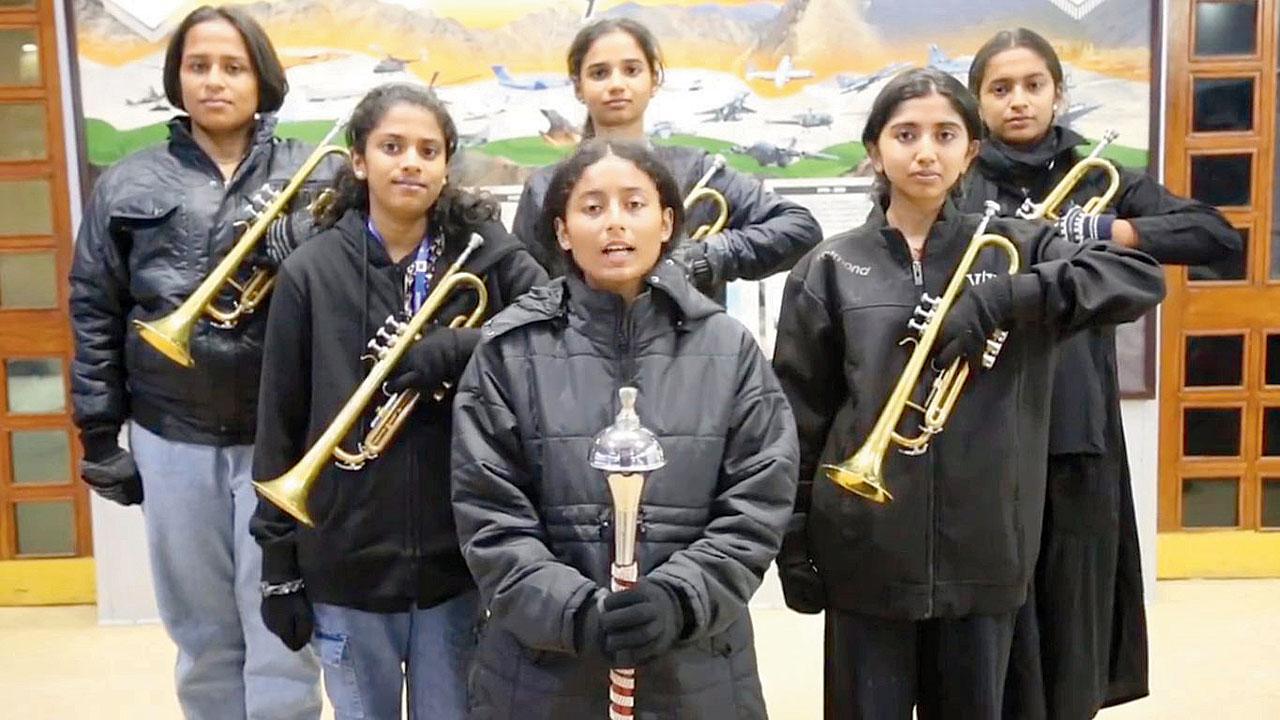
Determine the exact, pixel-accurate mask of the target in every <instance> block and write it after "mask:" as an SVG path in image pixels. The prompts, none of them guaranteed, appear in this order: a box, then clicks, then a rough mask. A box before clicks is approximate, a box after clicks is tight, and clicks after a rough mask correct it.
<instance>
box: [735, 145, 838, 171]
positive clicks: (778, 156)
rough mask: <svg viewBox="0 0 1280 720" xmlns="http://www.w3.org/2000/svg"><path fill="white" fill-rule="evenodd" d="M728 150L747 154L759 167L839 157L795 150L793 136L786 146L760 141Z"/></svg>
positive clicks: (781, 165)
mask: <svg viewBox="0 0 1280 720" xmlns="http://www.w3.org/2000/svg"><path fill="white" fill-rule="evenodd" d="M729 151H730V152H735V153H738V154H740V155H747V156H749V157H751V158H753V159H755V161H756V162H758V163H760V166H761V167H769V166H770V165H773V166H775V167H786V166H788V165H790V164H791V163H793V162H795V161H797V160H799V159H801V158H818V159H821V160H839V159H840V158H838V157H836V156H835V155H830V154H828V153H820V152H806V151H804V150H797V149H796V139H795V138H791V142H790V143H789V144H788V145H787V146H786V147H778V146H777V145H774V144H773V143H768V142H764V141H761V142H758V143H755V144H753V145H750V146H746V147H744V146H742V145H734V146H732V147H731V148H729Z"/></svg>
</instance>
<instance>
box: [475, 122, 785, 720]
mask: <svg viewBox="0 0 1280 720" xmlns="http://www.w3.org/2000/svg"><path fill="white" fill-rule="evenodd" d="M543 212H544V213H545V214H546V216H547V218H548V221H547V223H546V226H547V227H550V228H552V232H553V234H552V236H551V237H550V238H547V240H548V241H549V242H553V243H556V245H558V247H559V248H560V249H561V252H564V253H565V256H566V260H567V262H568V265H569V267H570V268H571V269H570V271H569V272H568V273H567V274H566V275H565V276H564V277H562V278H558V279H556V280H554V281H552V283H551V284H550V285H549V286H548V287H546V288H536V289H535V290H533V291H531V292H530V293H529V294H527V295H525V296H524V297H523V298H521V299H520V300H519V301H518V302H517V303H516V304H515V305H514V306H512V307H510V308H508V309H507V310H505V311H503V312H502V313H501V314H499V315H498V316H497V317H495V318H494V319H493V320H491V321H490V322H489V323H488V324H487V325H486V326H485V330H484V340H483V341H482V342H481V343H480V345H479V347H477V348H476V352H475V355H474V356H473V357H472V360H471V364H470V365H469V366H468V367H467V371H466V372H465V373H464V375H463V377H462V381H461V383H460V385H459V390H458V396H457V399H456V401H455V404H454V427H455V430H456V432H455V434H454V444H453V482H454V486H453V502H454V511H455V513H456V515H457V521H458V534H459V536H460V538H461V540H462V552H463V555H464V557H466V559H467V564H468V566H469V567H470V568H471V571H472V573H473V574H474V575H475V578H476V583H477V584H478V585H479V587H480V592H481V595H482V596H483V598H484V604H485V606H486V607H487V608H488V610H489V620H488V624H487V626H486V627H485V630H484V632H483V635H482V638H481V641H480V648H479V650H478V652H477V655H476V664H475V668H474V671H473V674H472V687H471V690H472V706H473V710H472V717H474V718H485V719H489V720H492V719H493V718H519V719H520V720H551V719H553V718H554V719H556V720H559V719H560V718H588V717H605V715H606V712H607V711H608V706H609V699H610V693H609V679H608V670H609V668H610V667H611V666H616V667H629V666H634V667H636V691H635V696H634V702H635V706H634V710H635V716H636V717H654V718H658V717H661V718H675V717H679V718H701V719H704V720H727V719H729V718H762V717H764V716H765V710H764V701H763V698H762V696H761V690H760V682H759V678H758V676H757V672H756V660H755V650H754V648H753V646H752V629H751V618H750V616H749V615H748V613H747V600H748V599H749V598H750V597H751V595H752V593H753V592H754V591H755V589H756V588H757V587H758V586H759V584H760V581H761V578H762V576H763V575H764V571H765V569H766V568H767V567H768V565H769V563H770V561H771V560H772V559H773V556H774V554H775V552H776V551H777V548H778V544H779V542H781V539H782V531H783V528H784V527H785V525H786V521H787V517H788V516H789V515H790V508H791V500H792V498H793V497H794V493H795V469H796V468H795V462H796V459H797V448H796V444H795V426H794V424H793V421H792V419H791V413H790V411H789V410H788V408H787V403H786V400H785V398H784V397H783V395H782V391H781V389H780V388H779V387H778V384H777V381H776V380H775V379H774V377H773V373H772V372H771V371H770V369H769V367H768V363H767V362H766V361H765V358H764V356H763V355H762V354H761V352H760V349H759V347H757V345H756V343H755V341H754V340H753V339H752V337H751V334H750V333H749V332H748V331H747V330H746V328H744V327H742V325H740V324H739V323H738V322H737V321H736V320H734V319H732V318H730V317H729V316H728V315H726V314H725V312H724V310H723V309H722V308H721V307H719V306H718V305H716V304H715V303H713V302H712V301H710V300H709V299H707V298H706V297H704V296H703V295H702V294H701V293H699V292H698V291H697V290H696V289H694V288H693V286H692V285H691V284H690V283H689V281H688V279H687V278H686V277H685V274H684V272H683V271H682V270H681V269H679V268H677V267H675V265H674V264H673V263H672V261H670V260H668V259H665V256H666V255H667V254H668V252H669V250H670V247H671V245H672V243H673V242H674V239H675V238H678V237H679V231H680V222H681V216H682V211H681V205H680V196H679V189H678V188H677V186H676V184H675V181H674V180H673V178H672V177H671V175H670V173H668V172H667V170H666V169H665V168H664V167H663V166H662V164H661V162H660V161H659V160H658V159H657V158H656V157H655V156H654V154H653V153H652V152H650V151H649V150H647V149H645V148H644V147H643V146H639V145H634V144H629V143H621V142H617V141H604V140H595V141H591V142H588V143H586V144H584V145H583V146H582V148H580V149H579V151H578V152H577V154H575V155H574V156H573V157H572V158H571V159H569V160H568V161H566V162H565V163H564V164H563V165H561V166H560V167H559V168H558V169H557V170H556V174H555V176H554V177H553V178H552V182H551V185H550V189H549V191H548V193H547V204H546V207H545V208H544V210H543ZM628 385H629V386H633V387H636V388H638V389H639V401H638V405H637V407H638V413H639V416H640V419H641V421H642V422H643V424H644V425H645V426H647V427H648V428H650V429H651V430H653V432H655V433H656V434H657V437H658V439H659V441H660V442H661V444H662V447H663V449H664V451H665V454H666V466H665V467H663V468H662V469H660V470H657V471H655V472H653V473H652V474H651V475H650V476H649V477H648V479H647V481H646V484H645V489H644V494H643V497H642V498H641V508H640V514H641V516H642V521H641V526H640V529H639V533H638V549H637V558H638V561H639V564H640V575H641V577H640V580H639V582H638V583H637V584H636V585H635V586H634V587H633V588H631V589H629V590H625V591H622V592H619V593H617V594H612V595H611V594H609V593H608V591H607V588H608V586H609V577H610V556H611V548H612V538H613V528H612V527H611V520H612V513H611V507H612V504H611V502H610V499H609V489H608V485H607V484H606V480H605V475H604V473H602V472H600V471H598V470H593V469H592V468H591V467H589V466H588V464H587V461H588V455H589V451H590V449H591V442H592V437H593V436H594V435H595V434H596V433H597V432H598V431H600V430H601V429H603V428H604V427H605V426H607V425H609V424H610V423H611V421H612V420H613V418H614V417H615V415H616V414H617V412H618V388H620V387H622V386H628Z"/></svg>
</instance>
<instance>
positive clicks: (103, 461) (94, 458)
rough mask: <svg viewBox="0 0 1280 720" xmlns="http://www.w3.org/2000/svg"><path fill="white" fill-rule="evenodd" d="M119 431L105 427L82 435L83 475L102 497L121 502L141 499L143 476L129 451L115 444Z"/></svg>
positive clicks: (135, 502)
mask: <svg viewBox="0 0 1280 720" xmlns="http://www.w3.org/2000/svg"><path fill="white" fill-rule="evenodd" d="M118 432H119V431H118V430H117V429H115V428H102V429H95V430H88V431H85V432H82V433H81V435H80V444H81V445H82V446H83V447H84V460H83V461H81V463H80V477H81V479H83V480H84V481H85V482H86V483H88V485H89V487H91V488H93V491H94V492H96V493H98V494H99V495H101V496H102V497H103V498H105V499H107V500H110V501H111V502H113V503H118V504H120V505H125V506H128V505H137V504H138V503H141V502H142V495H143V493H142V476H141V475H139V474H138V466H137V465H136V464H135V463H134V462H133V456H132V455H130V454H129V451H128V450H125V449H124V448H122V447H120V446H119V445H117V444H116V435H117V434H118Z"/></svg>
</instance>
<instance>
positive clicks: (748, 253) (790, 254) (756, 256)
mask: <svg viewBox="0 0 1280 720" xmlns="http://www.w3.org/2000/svg"><path fill="white" fill-rule="evenodd" d="M654 151H655V152H656V153H657V155H658V157H659V158H660V159H661V160H662V162H663V164H665V165H666V166H667V169H668V170H670V171H671V174H672V175H673V176H675V179H676V184H677V185H679V187H680V192H681V196H682V197H683V196H685V195H687V194H688V193H689V191H690V190H691V189H693V186H694V185H696V184H697V182H698V181H699V180H701V179H702V176H703V175H705V174H706V172H707V170H709V169H710V168H711V167H712V165H713V164H714V158H713V157H712V156H711V155H710V154H708V153H707V151H705V150H701V149H698V148H688V147H672V146H665V145H663V146H656V147H655V148H654ZM556 167H557V166H556V165H550V166H548V167H544V168H540V169H538V170H537V171H535V172H534V173H533V175H532V176H530V177H529V179H528V181H526V182H525V185H524V192H523V193H522V194H521V195H520V204H519V206H517V208H516V216H515V220H514V221H513V232H515V234H516V236H517V237H519V238H520V240H521V241H522V242H523V243H524V244H525V245H526V246H527V247H528V248H529V252H531V253H533V256H534V257H535V258H537V259H538V261H539V262H541V263H542V266H543V267H545V268H547V271H548V272H551V273H556V272H557V268H559V267H560V264H559V260H558V258H559V257H560V253H561V250H560V248H559V247H558V246H557V245H556V244H555V242H554V239H553V238H554V235H553V234H552V233H551V232H550V231H549V230H547V229H545V228H540V227H539V223H540V219H541V216H542V201H543V198H545V197H546V195H547V187H548V185H550V184H551V176H552V175H553V174H554V173H555V170H556ZM707 186H708V187H711V188H714V189H716V190H719V191H720V192H721V193H722V194H723V195H724V197H725V200H726V201H728V203H729V221H728V223H727V224H726V225H725V229H724V231H723V232H721V233H720V234H719V235H715V236H712V237H709V238H707V239H706V240H705V242H706V249H707V261H708V262H709V263H710V264H711V268H712V272H713V273H714V275H715V278H716V279H717V283H716V285H715V287H713V288H710V289H709V290H708V292H707V294H708V295H709V296H710V297H712V298H714V299H716V300H718V301H720V302H723V301H724V286H725V283H727V282H729V281H731V280H738V279H740V278H741V279H746V280H759V279H760V278H765V277H768V276H769V275H772V274H774V273H777V272H784V271H786V270H790V269H791V267H792V266H793V265H795V264H796V262H797V261H799V260H800V258H801V257H802V256H804V254H805V253H806V252H808V251H809V249H810V248H812V247H813V246H814V245H817V244H818V242H819V241H821V240H822V228H821V227H819V226H818V221H817V220H814V218H813V215H812V214H811V213H810V212H809V211H808V210H806V209H804V208H803V207H801V206H800V205H798V204H796V203H794V202H792V201H790V200H787V199H785V198H783V197H781V196H780V195H778V194H776V193H773V192H770V191H769V190H766V189H765V187H764V184H763V183H761V182H760V181H759V180H757V179H756V178H754V177H751V176H750V175H745V174H743V173H739V172H737V171H736V170H733V169H732V168H729V167H724V168H721V169H720V170H719V171H718V172H717V173H716V174H715V175H713V176H712V178H711V180H710V181H708V183H707ZM715 213H716V209H715V206H713V205H712V204H711V203H710V202H706V201H703V202H700V203H698V204H697V205H696V206H695V207H694V208H693V209H692V212H691V213H690V214H689V217H687V218H686V219H685V223H684V226H685V227H686V228H690V229H691V230H692V229H696V228H698V227H699V226H701V225H703V224H705V223H709V222H711V221H712V220H713V219H714V218H715Z"/></svg>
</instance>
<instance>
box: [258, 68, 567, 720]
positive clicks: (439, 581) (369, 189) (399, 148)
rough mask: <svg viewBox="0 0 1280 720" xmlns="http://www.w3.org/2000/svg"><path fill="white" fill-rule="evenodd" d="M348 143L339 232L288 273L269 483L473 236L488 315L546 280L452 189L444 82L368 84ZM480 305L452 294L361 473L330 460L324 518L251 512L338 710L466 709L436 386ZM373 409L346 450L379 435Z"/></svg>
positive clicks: (301, 638)
mask: <svg viewBox="0 0 1280 720" xmlns="http://www.w3.org/2000/svg"><path fill="white" fill-rule="evenodd" d="M347 141H348V144H349V146H350V147H351V149H352V163H351V167H350V168H347V169H344V170H343V171H342V172H341V173H340V174H339V176H338V178H337V180H336V181H335V190H336V195H337V201H336V204H335V205H334V207H333V208H332V210H331V212H330V216H329V218H328V221H327V224H329V225H330V227H329V228H328V229H327V230H325V231H324V232H322V233H321V234H320V235H318V236H317V237H316V238H315V239H314V240H312V241H311V242H309V243H308V244H307V245H305V246H303V248H302V249H301V250H299V251H298V252H297V253H295V254H294V255H293V256H291V257H290V258H289V260H288V261H287V262H286V263H285V264H284V265H283V267H282V268H281V272H280V278H279V282H278V284H277V286H276V290H275V294H276V295H275V297H276V300H275V305H274V307H273V308H272V312H271V318H270V321H269V323H268V327H267V337H266V348H267V349H266V353H265V357H264V359H263V371H262V396H261V401H260V403H259V406H258V437H257V445H256V450H255V457H254V465H253V474H254V478H255V479H257V480H268V479H271V478H274V477H277V476H279V475H281V474H283V473H284V472H285V471H286V470H288V469H289V468H290V467H292V466H293V465H294V464H295V463H296V462H297V461H298V460H299V459H300V458H301V457H302V455H303V454H304V453H305V452H306V451H307V450H308V448H310V447H311V445H312V443H314V442H315V440H316V438H317V436H319V435H320V434H321V433H322V432H323V431H324V430H325V428H326V427H328V425H329V423H330V422H331V421H332V420H333V419H334V417H335V416H336V415H337V414H338V411H339V409H340V408H341V407H342V405H343V404H345V403H346V401H347V399H348V398H349V397H350V396H351V394H352V392H353V390H354V389H355V388H356V386H357V385H358V384H359V383H360V382H361V380H362V379H363V378H364V376H365V374H366V372H367V370H368V368H369V366H370V364H371V358H370V357H369V354H370V353H369V350H368V348H367V347H366V343H367V342H369V340H370V338H372V337H373V336H374V333H375V331H378V330H379V329H380V328H382V327H383V323H384V319H386V318H388V317H389V316H392V315H395V316H397V317H398V318H400V319H401V320H405V319H407V316H408V315H411V314H413V313H414V312H415V311H416V310H417V308H418V307H419V306H420V305H421V304H422V303H423V301H424V300H425V299H426V298H427V296H428V295H429V294H430V292H431V288H432V287H433V286H435V285H436V284H437V283H438V282H439V280H440V278H441V275H442V274H443V272H444V271H445V270H446V269H447V268H448V267H449V266H450V265H452V264H453V261H454V259H455V258H457V257H458V255H459V253H460V252H461V250H462V249H463V247H464V246H465V245H466V244H467V243H468V241H469V240H470V238H471V236H472V234H473V233H477V234H479V235H480V236H481V237H483V239H484V244H483V245H482V246H481V247H480V248H479V249H478V250H476V251H475V252H473V253H472V255H471V256H470V258H469V259H468V260H467V261H466V264H465V266H464V269H465V270H466V271H467V272H471V273H474V274H476V275H477V276H479V277H480V278H482V279H483V280H484V282H485V285H486V286H487V289H488V293H489V298H488V302H489V306H488V310H489V311H490V312H492V311H494V310H497V309H500V308H501V307H502V306H504V305H506V304H507V303H509V302H511V301H513V300H514V299H515V298H516V297H518V296H519V295H521V294H522V293H524V292H525V291H526V290H528V289H529V288H530V287H532V286H534V285H537V284H541V283H543V282H545V281H546V274H545V273H544V272H543V271H542V269H541V268H540V267H539V266H538V264H537V263H536V262H535V261H534V260H533V258H531V257H530V256H529V255H528V253H527V252H525V250H524V248H523V247H522V246H521V245H520V244H519V243H517V242H516V241H515V239H514V238H512V237H511V236H510V235H509V234H507V233H506V231H505V230H504V229H503V228H502V225H501V223H500V222H499V219H498V208H497V204H496V203H495V202H494V201H493V200H492V199H490V198H488V197H486V196H482V195H475V194H472V193H470V192H467V191H463V190H460V189H458V188H455V187H452V186H450V185H448V177H447V173H448V167H449V160H450V158H452V157H453V154H454V152H455V151H456V149H457V142H458V134H457V131H456V129H455V128H454V124H453V121H452V120H451V119H450V117H449V114H448V112H447V111H446V110H445V109H444V105H443V104H442V103H441V102H440V101H439V100H438V99H437V98H436V97H435V96H434V95H432V94H431V93H430V91H428V90H426V89H424V88H421V87H419V86H414V85H409V84H391V85H383V86H381V87H379V88H377V89H375V90H373V91H371V92H370V93H369V94H368V95H366V96H365V97H364V98H363V99H362V100H361V101H360V103H359V105H357V106H356V109H355V111H354V113H353V114H352V116H351V121H350V124H349V125H348V127H347ZM474 302H475V301H474V295H473V294H471V293H460V294H459V295H458V296H457V297H456V298H455V299H454V301H452V302H450V303H447V304H446V306H445V309H443V310H442V311H440V312H439V313H437V314H436V315H435V317H434V318H433V320H432V322H433V325H432V326H431V327H430V329H429V330H428V331H427V332H425V333H423V335H422V337H421V339H419V340H417V341H416V342H414V343H413V345H412V347H411V348H410V349H409V351H408V353H407V354H406V355H405V356H404V358H403V359H402V360H401V363H400V365H399V366H397V373H396V374H395V375H394V376H393V377H392V379H391V381H390V382H389V383H388V384H387V391H388V392H398V391H401V390H416V391H417V392H419V393H420V394H421V397H420V399H419V401H418V404H417V407H416V409H415V410H414V411H413V413H412V415H411V416H410V417H409V418H408V420H407V421H406V423H405V426H404V427H403V428H402V429H401V431H400V433H399V434H398V435H397V436H396V437H395V439H394V440H393V441H392V443H391V445H390V446H389V447H388V448H387V449H386V450H385V451H384V452H383V453H382V454H381V455H380V456H378V457H376V458H375V459H371V460H369V461H368V462H366V463H365V464H364V465H363V467H362V468H360V469H358V470H356V471H350V470H345V469H341V468H339V467H336V466H335V465H334V464H332V463H329V464H326V466H325V468H324V470H323V471H321V474H320V476H319V479H318V480H317V482H316V484H315V486H314V491H313V492H312V494H311V498H310V502H309V510H310V514H311V515H312V517H313V518H314V519H315V528H314V529H309V528H306V527H302V526H300V525H299V524H298V523H297V522H296V521H294V520H293V519H292V518H291V517H290V516H288V515H286V514H284V513H283V512H282V511H280V510H279V509H277V508H276V507H275V506H274V505H272V504H271V503H269V502H267V501H265V500H263V501H260V502H259V505H258V512H257V514H256V515H255V517H254V521H253V525H252V530H253V534H254V536H255V537H256V538H257V539H258V542H259V543H260V544H261V545H262V548H263V568H262V576H263V579H264V585H263V601H262V616H263V619H264V620H265V621H266V623H267V627H269V628H270V629H271V630H272V632H274V633H276V635H278V636H279V637H280V639H281V640H283V641H284V642H285V644H286V645H288V646H290V647H294V648H297V647H302V646H303V645H305V644H306V643H307V642H308V641H311V642H312V644H313V645H314V647H315V648H316V651H317V654H318V655H319V656H320V658H321V661H322V663H323V665H324V672H325V690H326V691H327V693H328V695H329V699H330V700H331V701H332V703H333V705H334V707H335V709H336V711H337V716H338V717H339V718H346V717H378V718H383V717H400V698H401V692H402V686H403V685H404V684H405V682H406V681H407V684H408V693H407V694H408V698H409V703H410V712H409V716H410V717H428V718H460V717H462V716H463V715H464V714H465V712H466V692H465V687H466V684H465V675H466V670H467V667H468V664H469V662H470V658H471V654H472V649H473V647H474V643H475V627H476V623H477V621H478V620H479V612H480V608H479V599H478V597H477V594H476V592H475V589H474V586H473V584H472V581H471V577H470V576H469V574H468V573H467V569H466V566H465V565H464V564H463V561H462V556H461V554H460V553H459V551H458V544H457V538H456V534H455V531H454V527H453V514H452V512H451V510H450V507H449V463H448V448H449V438H450V435H451V415H450V412H449V402H448V399H449V398H446V399H445V401H443V402H441V401H436V400H435V399H434V398H433V393H435V392H436V391H437V390H439V389H440V388H443V387H445V386H446V383H448V384H450V385H452V384H453V383H455V382H456V380H457V378H458V376H459V375H460V374H461V373H462V369H463V367H464V366H465V365H466V362H467V360H468V358H469V357H470V355H471V351H472V349H473V348H474V347H475V344H476V342H477V341H478V339H479V334H480V331H479V329H478V328H477V329H466V328H461V329H453V328H450V327H448V324H449V322H450V321H451V320H452V319H453V318H454V317H455V316H457V315H458V314H460V313H465V312H468V311H470V309H471V307H472V306H473V305H474ZM384 344H385V343H384ZM373 409H374V408H373V407H369V408H366V410H365V412H364V414H363V416H362V418H363V421H362V422H361V423H360V424H358V425H357V428H358V429H357V431H355V432H352V433H351V434H350V437H349V438H346V439H345V440H344V442H343V446H344V448H345V449H346V450H348V451H352V450H354V449H355V448H356V445H357V443H358V442H359V440H360V438H361V437H363V436H364V435H365V433H367V431H368V422H369V420H370V419H371V417H372V414H373ZM313 625H314V627H313ZM313 630H314V632H313ZM362 709H363V710H362ZM362 711H363V712H364V713H367V715H362V714H361V712H362Z"/></svg>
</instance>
